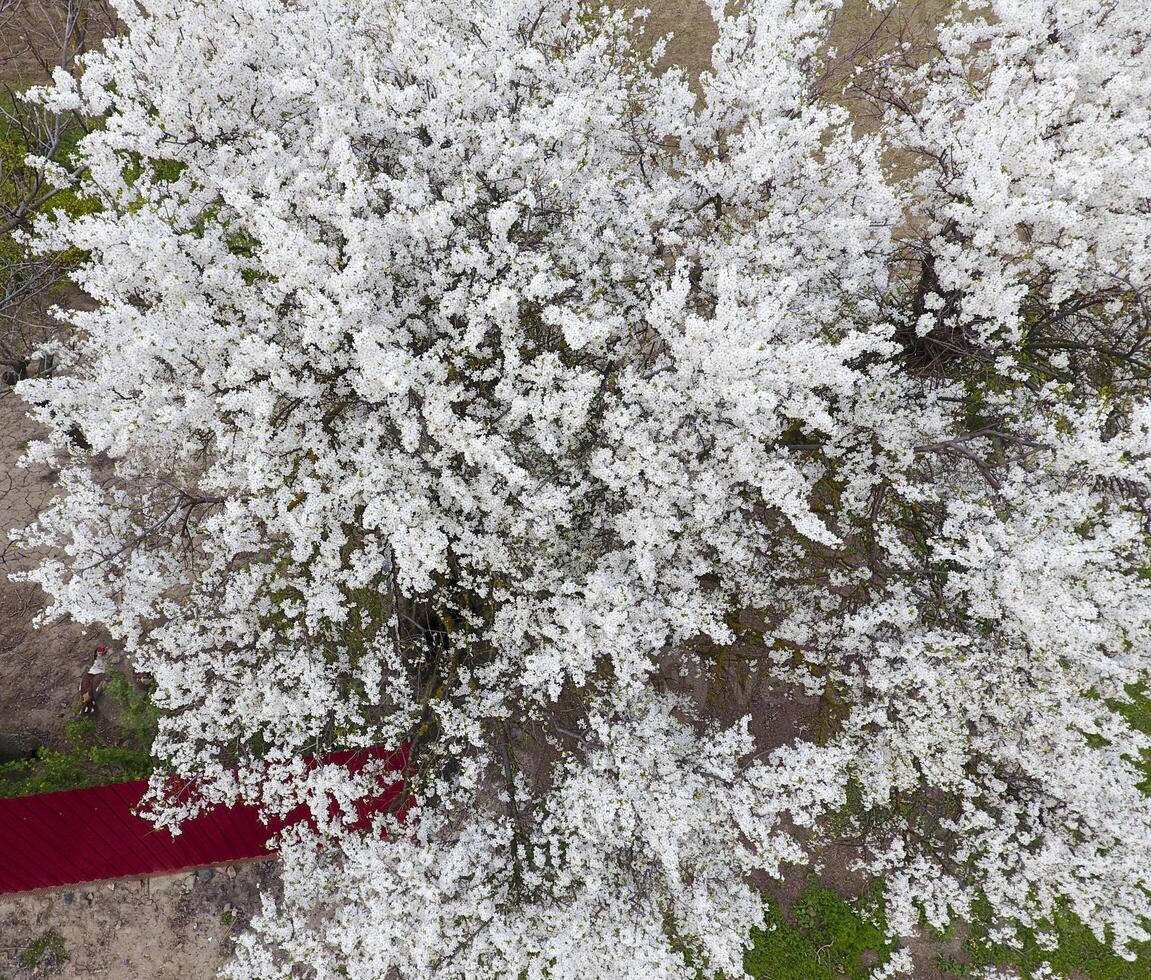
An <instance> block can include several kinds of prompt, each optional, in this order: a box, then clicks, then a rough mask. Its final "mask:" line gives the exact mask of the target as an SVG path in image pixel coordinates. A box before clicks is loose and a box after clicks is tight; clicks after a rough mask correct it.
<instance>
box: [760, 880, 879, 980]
mask: <svg viewBox="0 0 1151 980" xmlns="http://www.w3.org/2000/svg"><path fill="white" fill-rule="evenodd" d="M868 904H870V903H867V902H866V901H865V902H864V903H863V906H864V907H859V906H858V905H856V904H853V903H850V902H848V901H846V900H844V899H842V898H840V897H839V896H838V895H836V894H835V893H834V892H832V891H829V890H828V889H826V888H819V887H817V886H814V885H813V886H811V887H809V888H808V889H807V890H806V891H805V892H804V893H803V897H802V898H801V899H800V900H799V901H798V902H796V903H795V904H794V905H793V906H792V908H791V915H790V916H789V918H790V920H791V921H790V922H789V921H788V920H787V919H785V918H784V916H783V915H782V914H781V913H780V911H779V910H778V909H777V908H775V907H774V906H771V905H769V906H768V909H767V928H765V929H756V930H754V931H753V932H752V941H753V944H754V945H753V946H752V948H751V950H750V951H749V952H748V953H747V956H746V957H745V959H744V966H745V968H746V970H747V972H748V973H749V974H751V976H753V977H756V978H763V980H768V978H770V980H839V978H848V980H864V978H866V977H867V976H869V975H870V973H871V971H872V970H873V969H874V967H875V966H876V965H877V964H879V963H882V962H884V961H885V960H886V959H887V957H888V955H889V954H890V952H891V949H892V945H891V944H890V943H889V942H888V941H887V939H886V937H885V936H884V921H883V918H882V913H881V912H879V911H878V910H876V911H875V912H874V914H872V913H871V911H870V910H867V909H866V906H867V905H868Z"/></svg>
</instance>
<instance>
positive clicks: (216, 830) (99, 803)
mask: <svg viewBox="0 0 1151 980" xmlns="http://www.w3.org/2000/svg"><path fill="white" fill-rule="evenodd" d="M406 756H407V753H406V752H405V751H404V750H402V749H401V750H399V751H397V752H391V753H389V752H387V751H386V750H383V749H371V750H365V751H350V752H334V753H331V754H329V755H327V756H325V757H324V761H325V762H335V763H342V764H344V765H346V766H347V767H348V768H349V769H350V770H352V771H353V772H354V771H357V770H359V769H360V768H361V767H362V766H363V764H364V763H365V762H366V761H367V760H368V759H372V758H375V759H379V758H388V768H389V770H391V771H398V770H399V769H402V768H403V766H404V765H405V764H406ZM147 786H148V784H147V782H145V781H144V780H137V781H134V782H129V783H113V784H111V785H108V786H93V787H91V788H88V789H74V790H66V791H64V792H61V793H40V794H37V795H35V796H23V797H16V798H13V799H0V894H7V893H11V892H21V891H31V890H33V889H36V888H51V887H56V886H60V885H72V884H78V883H79V882H83V881H98V880H101V879H104V878H127V877H136V876H142V875H150V874H157V873H163V872H171V871H179V870H181V869H183V868H192V867H197V866H199V865H205V864H224V863H227V862H230V861H239V860H243V859H245V858H254V857H261V856H264V855H267V854H271V853H272V851H271V849H270V848H269V847H268V844H267V842H268V839H269V838H270V837H271V836H272V834H273V833H274V832H275V831H277V830H279V829H282V827H283V826H284V825H285V824H290V823H293V822H295V821H296V820H299V819H302V818H303V816H304V810H303V808H300V809H298V810H296V811H293V813H291V814H289V816H288V818H287V819H286V820H284V821H278V822H276V823H274V824H273V825H272V826H269V825H267V824H265V823H263V822H262V821H261V820H260V817H259V815H258V812H257V810H256V808H255V807H252V806H235V807H216V808H214V809H212V810H210V811H208V812H207V813H204V814H201V815H200V816H199V817H196V818H195V819H193V820H189V821H186V822H185V823H184V824H183V825H182V827H181V833H180V834H179V835H178V836H176V837H173V836H172V835H171V834H169V833H168V832H167V831H163V830H157V829H156V828H155V827H153V826H152V824H151V823H149V822H148V821H147V820H144V819H142V818H140V817H138V816H136V814H135V812H134V811H135V810H136V808H137V807H138V806H139V803H140V800H141V798H142V797H143V795H144V792H145V790H146V789H147ZM401 791H402V783H401V782H399V781H397V782H395V783H392V784H389V785H387V786H383V787H381V793H380V795H379V797H377V798H376V799H375V800H373V801H369V802H367V803H365V804H364V805H363V806H361V807H360V808H359V809H360V814H361V817H362V819H363V820H365V821H366V820H367V819H368V818H369V817H370V816H371V815H372V814H373V813H377V812H382V811H384V810H386V809H387V808H388V807H389V806H390V805H392V804H393V803H394V802H395V800H396V798H397V796H398V795H399V793H400V792H401Z"/></svg>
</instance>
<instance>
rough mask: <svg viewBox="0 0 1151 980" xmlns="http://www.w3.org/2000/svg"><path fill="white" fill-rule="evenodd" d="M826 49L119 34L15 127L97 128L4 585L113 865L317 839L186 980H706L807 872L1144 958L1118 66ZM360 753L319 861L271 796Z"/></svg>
mask: <svg viewBox="0 0 1151 980" xmlns="http://www.w3.org/2000/svg"><path fill="white" fill-rule="evenodd" d="M838 6H839V5H838V4H837V3H836V2H835V0H744V2H742V3H739V4H735V5H725V4H724V3H722V2H720V0H712V2H711V9H712V13H713V16H714V19H715V23H716V26H717V30H718V40H717V42H716V44H715V46H714V49H713V51H712V59H711V62H712V64H711V68H710V70H708V71H706V72H704V73H703V74H702V76H700V77H699V78H698V79H689V78H688V77H686V76H685V75H684V73H683V72H681V71H679V70H677V69H675V68H674V67H672V68H668V67H666V66H664V65H663V64H662V63H661V56H662V53H663V49H664V44H663V42H661V41H658V40H656V39H653V38H650V37H648V36H646V35H645V34H644V32H643V25H644V18H643V16H642V15H641V14H631V13H627V12H623V11H620V10H618V9H614V8H600V7H597V6H595V5H592V4H586V3H583V2H581V0H451V2H444V0H419V2H410V0H394V2H388V3H378V2H370V0H203V2H201V0H132V2H131V3H129V2H124V3H123V4H121V5H120V6H119V16H120V18H121V19H122V20H123V22H124V26H125V30H124V32H123V34H122V35H121V36H120V37H117V38H114V39H111V40H108V41H107V42H106V43H105V45H104V47H103V49H102V50H101V51H98V52H93V53H89V54H87V55H85V56H84V57H83V59H82V67H83V71H82V73H80V75H79V78H78V79H77V78H76V77H75V76H74V75H72V74H68V73H65V72H62V71H61V72H58V74H57V80H56V84H55V86H53V87H49V88H46V89H41V90H39V92H38V93H37V94H36V96H35V98H36V99H38V100H39V102H40V103H41V104H43V105H44V106H46V107H47V108H49V109H51V110H53V111H56V112H70V111H76V112H80V113H82V114H83V115H85V116H90V117H102V119H103V122H102V123H101V125H99V126H98V127H94V128H93V129H92V130H91V131H90V132H89V133H87V135H85V136H84V137H83V138H82V140H81V141H80V144H79V148H78V151H77V153H78V161H79V163H80V164H81V165H82V166H83V168H84V178H83V182H82V192H83V194H84V195H85V197H86V198H87V200H88V201H89V202H90V206H89V207H87V208H83V209H77V210H76V212H75V213H71V214H65V213H63V212H58V213H57V214H56V216H55V217H54V218H52V219H42V220H41V222H40V224H39V226H38V232H39V245H38V247H39V248H40V249H42V250H43V251H44V253H45V254H53V253H58V252H60V251H62V250H65V249H74V250H80V251H81V253H82V254H84V255H85V256H86V259H85V261H84V262H83V263H82V265H81V267H80V268H79V270H78V271H77V272H76V273H75V275H74V278H75V280H76V282H77V284H78V285H79V286H80V287H81V288H82V289H83V290H84V291H85V292H86V293H87V295H88V296H90V297H91V298H92V299H93V300H94V301H95V305H94V308H92V309H89V310H83V311H73V312H71V313H70V314H68V319H69V322H70V325H71V333H70V335H69V336H68V338H66V339H63V340H60V341H57V342H53V354H54V356H55V359H56V363H57V365H58V366H59V370H58V374H57V376H55V377H52V378H43V379H33V380H29V381H26V382H23V383H22V385H21V389H20V390H21V391H22V392H23V393H24V394H25V396H26V397H27V398H28V399H29V401H30V402H31V403H33V404H34V405H35V406H37V407H36V408H35V411H36V412H37V413H38V415H39V417H40V419H41V420H42V421H43V422H44V423H45V424H47V425H48V426H49V428H50V430H51V437H50V438H49V439H48V440H47V441H46V442H45V443H43V444H41V445H39V446H37V447H35V448H34V450H33V451H32V453H31V458H33V459H55V460H56V461H57V462H58V463H59V465H60V467H61V471H60V478H59V480H60V486H59V490H60V492H59V494H58V496H57V498H56V499H55V501H54V502H53V504H52V505H51V507H50V508H48V509H47V510H46V511H45V513H44V514H43V515H42V516H41V518H40V520H39V521H38V523H37V525H36V526H35V527H33V528H31V529H30V530H29V531H28V532H27V538H28V540H29V541H33V542H37V543H42V544H46V545H51V546H52V547H53V548H54V549H55V550H53V551H51V552H50V553H49V554H50V557H48V558H46V559H45V560H44V561H43V563H42V564H41V566H40V567H39V569H38V570H36V571H35V572H33V573H31V578H32V579H33V580H35V581H37V582H39V583H40V584H41V585H42V586H43V587H44V588H45V590H46V591H47V592H48V594H49V595H50V596H51V597H52V599H53V602H54V605H53V607H52V610H51V614H52V615H67V616H71V617H73V618H74V619H76V620H78V621H80V622H84V623H100V624H102V625H103V626H104V627H106V628H107V629H109V630H110V631H111V632H112V634H113V635H114V636H115V637H116V638H117V639H118V640H119V641H121V642H122V643H123V644H124V646H125V648H126V650H127V651H128V652H129V654H130V656H131V658H132V660H133V662H134V664H135V666H136V668H137V669H138V670H141V671H145V672H147V673H148V674H150V675H152V676H153V677H154V679H155V682H156V690H155V694H154V698H155V703H156V705H157V707H158V709H159V710H160V712H161V717H160V721H159V734H158V736H157V741H156V744H155V752H156V754H157V756H158V757H159V758H161V759H162V760H163V762H164V766H163V768H162V769H161V770H160V771H159V772H158V773H157V775H156V776H155V778H154V794H153V798H154V806H155V810H156V815H157V817H158V819H160V820H161V821H164V822H167V823H169V824H174V823H178V821H179V820H180V819H181V818H183V817H186V816H187V815H188V814H189V813H190V812H193V811H194V809H195V808H196V807H198V806H203V805H210V804H212V803H214V802H233V801H236V800H239V799H243V800H248V801H254V802H257V803H259V804H261V805H262V806H264V807H265V808H267V810H268V811H269V812H277V813H285V812H287V811H289V810H291V809H292V808H293V807H294V806H296V805H297V804H298V803H300V802H308V803H310V804H311V805H312V807H313V809H314V812H315V814H316V818H317V819H316V823H317V826H315V827H312V828H304V827H299V828H297V829H296V831H294V832H293V833H289V834H288V835H287V839H286V840H285V841H284V844H283V853H284V895H283V898H282V900H280V901H279V902H277V903H273V902H271V901H270V900H269V901H268V903H267V904H266V906H265V910H264V914H263V915H262V917H261V919H260V921H259V922H258V923H257V927H256V929H255V930H254V931H253V932H252V933H251V934H249V935H248V936H246V937H245V938H244V940H243V941H242V943H241V945H240V949H239V955H238V959H237V961H236V964H235V965H234V967H233V975H234V976H235V977H236V978H248V977H276V976H288V975H294V971H296V972H304V973H306V974H307V975H315V976H317V977H331V976H350V977H365V978H366V977H384V976H389V975H390V974H389V971H390V970H395V971H398V973H399V974H400V975H402V976H404V977H414V978H428V977H437V978H438V977H444V978H453V977H460V978H464V977H466V978H477V977H517V976H522V977H528V978H545V977H546V978H549V980H558V978H565V977H570V978H588V977H600V978H614V977H624V976H641V977H645V978H661V977H666V978H691V977H695V976H697V975H698V974H699V972H700V971H702V973H703V974H704V975H707V976H714V975H716V974H717V973H718V972H721V971H722V973H723V974H724V975H725V976H727V977H729V978H730V977H735V976H740V975H742V969H743V968H742V954H743V949H744V947H745V945H746V943H747V937H748V935H749V934H750V931H751V929H752V928H753V927H755V926H758V925H761V924H762V923H763V908H762V901H761V898H760V895H759V892H758V891H757V890H756V887H755V881H756V879H757V876H760V877H762V876H764V875H767V876H778V875H780V874H782V873H783V869H784V868H785V867H786V866H788V865H791V864H796V863H803V862H805V861H808V860H811V859H812V858H813V856H816V857H817V856H818V855H819V854H820V849H821V847H822V846H823V845H824V844H826V843H827V842H828V841H831V840H838V841H850V843H851V846H852V847H853V848H855V853H856V854H857V857H856V859H855V860H856V862H857V864H858V867H859V868H860V869H862V870H864V871H866V872H868V873H870V874H875V875H883V876H884V878H885V881H886V889H885V901H886V921H887V923H888V926H889V929H890V930H891V933H892V935H894V936H906V935H909V934H911V933H912V932H913V931H914V930H915V928H916V927H917V925H918V924H919V923H920V922H921V921H926V922H927V923H928V924H931V925H935V926H943V925H944V924H946V923H947V922H948V921H950V920H952V919H953V918H956V917H960V918H962V917H965V916H968V915H970V914H971V913H972V909H973V907H974V906H975V904H976V903H986V904H987V906H988V907H989V908H990V909H991V911H992V914H993V915H994V917H995V921H996V922H997V923H998V925H999V926H1000V927H1001V929H1002V930H1003V934H1004V935H1008V934H1009V933H1010V930H1011V929H1012V928H1013V927H1018V926H1034V925H1035V924H1037V923H1039V922H1041V921H1043V920H1045V919H1047V918H1050V917H1051V916H1052V915H1053V913H1054V911H1055V910H1056V908H1059V907H1062V906H1063V905H1065V906H1066V907H1068V908H1069V909H1070V910H1071V911H1073V912H1074V914H1075V915H1077V916H1078V917H1079V918H1080V919H1081V920H1082V921H1083V922H1084V923H1085V924H1086V925H1087V926H1089V927H1090V928H1091V929H1092V930H1093V931H1094V932H1095V933H1096V935H1097V936H1099V937H1100V938H1101V939H1105V940H1106V941H1107V942H1109V943H1111V944H1112V945H1113V946H1114V947H1115V948H1116V949H1117V950H1118V951H1120V952H1127V951H1129V949H1130V945H1131V944H1132V943H1134V942H1139V941H1143V940H1146V939H1148V938H1149V934H1148V932H1147V930H1146V928H1145V927H1146V924H1147V917H1148V915H1149V913H1151V899H1149V889H1151V801H1149V800H1148V798H1147V797H1146V796H1144V795H1143V794H1142V792H1141V791H1140V788H1139V783H1140V780H1141V779H1142V778H1143V770H1142V768H1141V764H1140V757H1141V753H1142V752H1144V751H1145V750H1147V749H1148V748H1149V747H1151V739H1149V738H1148V737H1147V736H1145V735H1142V734H1140V733H1139V732H1138V731H1137V730H1135V729H1134V728H1132V727H1131V726H1130V725H1129V724H1128V723H1127V721H1126V720H1125V718H1124V716H1123V715H1122V713H1121V712H1120V710H1119V709H1120V708H1121V707H1122V705H1123V704H1124V703H1125V702H1129V701H1130V699H1131V697H1132V696H1133V694H1134V693H1135V692H1136V691H1137V690H1138V685H1141V684H1143V683H1145V682H1146V681H1147V680H1148V678H1149V673H1151V669H1149V668H1151V660H1149V655H1151V646H1149V638H1151V634H1149V628H1151V554H1149V542H1151V539H1149V537H1148V532H1149V530H1151V528H1149V527H1148V518H1149V514H1148V509H1147V507H1148V496H1149V494H1151V463H1149V460H1151V456H1149V451H1151V402H1149V401H1148V396H1149V394H1151V392H1149V389H1148V380H1149V373H1148V369H1149V362H1148V360H1147V357H1148V346H1149V341H1151V312H1149V311H1151V306H1149V305H1148V304H1149V301H1151V278H1149V277H1151V190H1149V189H1151V144H1149V141H1148V132H1151V118H1149V117H1151V48H1149V47H1148V33H1149V27H1148V21H1147V20H1146V17H1145V15H1144V12H1143V8H1142V5H1141V4H1140V3H1137V2H1136V0H1112V2H1109V3H1105V4H1100V3H1097V2H1095V0H1059V2H1057V3H1050V2H1046V0H990V2H979V0H956V2H955V3H954V4H953V5H952V9H951V11H950V13H948V14H947V15H946V16H944V17H943V18H942V20H941V21H940V23H939V24H938V25H936V26H933V27H932V28H930V29H925V30H923V31H921V32H920V33H918V34H914V33H912V32H910V29H909V28H908V22H907V21H906V19H905V18H904V17H903V15H902V13H901V11H900V9H899V7H898V6H897V5H896V6H893V5H892V4H883V3H877V4H876V5H875V6H876V12H875V13H874V16H873V19H874V21H875V23H876V24H877V25H878V26H877V27H876V30H875V33H874V34H873V35H872V43H870V44H866V45H861V46H860V47H859V48H858V49H857V50H855V51H853V52H850V53H848V54H846V55H845V54H844V53H843V52H838V53H837V52H833V51H831V50H830V49H829V44H828V37H829V31H830V29H831V26H832V24H833V22H834V20H835V18H836V16H837V15H838ZM881 8H887V9H886V10H884V9H881ZM76 431H82V433H83V440H81V441H82V442H83V444H84V448H81V446H80V445H79V443H78V441H77V439H76V438H75V432H76ZM731 664H736V665H737V667H738V671H742V672H743V673H744V675H747V674H754V676H755V677H756V678H757V679H758V682H759V683H761V684H762V685H766V687H767V688H769V689H770V690H771V692H772V693H773V700H772V701H771V703H773V704H777V705H779V706H780V707H779V708H778V711H777V712H776V715H777V717H776V716H773V714H772V712H770V711H768V712H765V711H763V710H760V711H759V712H758V713H753V714H752V715H751V716H748V715H745V716H743V717H739V716H738V713H733V712H731V711H727V710H725V707H726V706H725V705H724V703H723V701H724V696H723V684H722V681H721V680H720V679H719V678H720V677H721V675H723V674H724V668H725V666H730V665H731ZM717 691H718V692H720V696H719V697H718V698H717V697H716V696H715V695H716V692H717ZM788 705H791V706H798V709H801V710H800V711H799V713H800V714H804V713H806V714H805V715H804V717H806V718H807V719H808V721H809V722H810V723H809V724H802V725H799V724H794V723H793V722H792V720H791V719H793V718H794V717H795V716H796V711H791V710H789V709H787V707H786V706H788ZM381 744H382V745H397V746H398V745H401V744H408V745H409V746H410V768H409V770H408V773H407V776H406V778H407V780H408V784H409V786H408V788H409V790H410V794H411V796H410V799H411V800H412V801H414V804H413V807H412V809H411V810H410V811H409V812H408V814H407V817H406V820H404V821H403V822H402V823H401V822H400V821H399V820H398V819H395V818H394V817H390V818H381V820H380V821H379V826H378V827H377V828H376V829H377V831H378V832H372V833H366V832H363V831H359V830H354V829H352V828H351V826H350V823H351V822H352V820H351V818H352V817H353V816H354V813H355V806H354V802H355V800H356V799H357V798H359V797H362V796H364V795H365V794H369V793H371V792H373V787H374V785H375V784H374V782H373V780H374V779H375V778H376V776H378V771H376V770H373V767H372V766H370V765H369V766H367V767H365V769H364V770H363V772H361V773H360V774H358V775H356V776H351V775H349V774H348V773H346V772H345V771H343V770H340V769H339V768H338V767H325V766H318V767H314V768H308V767H306V766H305V765H304V763H303V762H302V758H303V756H305V755H306V754H309V753H318V752H322V751H325V750H327V749H329V748H334V747H342V748H349V747H350V748H354V747H361V746H363V747H366V746H374V745H381ZM172 777H176V778H178V779H180V780H182V781H195V785H196V787H197V794H196V796H195V797H194V798H192V799H191V800H190V801H189V800H188V799H187V798H186V797H181V800H180V802H177V801H176V800H175V799H174V798H173V797H171V796H170V795H169V794H168V792H167V787H168V786H169V785H171V784H170V780H171V778H172ZM332 800H335V801H337V802H338V803H339V804H340V806H341V807H342V813H343V814H344V816H345V817H347V818H348V819H343V818H341V816H340V815H339V814H336V813H335V812H334V811H333V810H332V808H331V807H330V801H332ZM317 843H319V844H320V845H321V846H316V845H317ZM907 963H908V958H907V956H906V955H905V954H901V955H898V956H896V957H895V959H893V961H892V963H891V964H890V966H889V967H888V968H887V969H888V970H889V973H890V972H897V971H898V970H899V969H903V968H906V967H907Z"/></svg>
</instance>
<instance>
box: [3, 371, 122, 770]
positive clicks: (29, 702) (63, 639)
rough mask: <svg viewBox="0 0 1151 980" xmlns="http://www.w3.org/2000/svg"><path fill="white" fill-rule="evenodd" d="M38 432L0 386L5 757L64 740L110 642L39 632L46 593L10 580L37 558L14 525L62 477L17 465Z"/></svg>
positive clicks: (76, 632) (55, 629)
mask: <svg viewBox="0 0 1151 980" xmlns="http://www.w3.org/2000/svg"><path fill="white" fill-rule="evenodd" d="M37 435H38V433H37V428H36V425H35V423H34V422H33V421H32V420H31V419H30V418H28V415H27V406H26V405H25V404H24V402H23V401H21V400H20V399H19V398H17V397H16V395H15V393H14V392H13V391H12V390H11V389H5V388H0V760H2V759H4V758H9V757H11V756H13V755H16V754H18V753H20V752H22V751H28V750H30V749H33V748H35V747H36V746H37V745H57V744H58V743H59V742H60V741H61V739H62V732H63V727H64V724H65V723H66V722H67V721H68V720H69V719H70V718H71V717H73V715H74V709H75V705H76V698H77V692H78V690H79V684H80V678H81V677H82V676H83V674H84V672H85V671H86V670H87V669H88V666H89V664H90V663H91V654H92V650H93V649H94V648H95V647H96V646H97V645H99V644H101V643H104V642H106V638H105V637H104V636H103V634H100V633H99V632H97V631H95V630H85V629H84V628H82V627H79V626H75V625H73V624H57V625H52V626H48V627H46V628H44V629H39V630H38V629H35V628H34V627H33V620H34V619H35V617H36V616H37V614H38V613H39V612H40V611H41V610H42V609H43V608H44V606H45V600H44V596H43V593H41V591H40V589H39V588H38V587H37V586H35V585H31V584H27V583H17V582H12V581H10V580H9V578H8V576H9V575H10V574H12V573H13V572H18V571H22V570H24V569H26V568H27V567H28V566H29V565H30V564H31V561H32V560H33V558H34V556H33V555H31V554H29V553H28V552H26V551H24V550H23V549H22V548H21V547H20V546H19V545H18V544H17V543H15V542H13V541H12V540H11V538H10V536H9V534H8V531H9V529H13V528H21V527H25V526H26V525H27V524H28V522H29V521H31V520H32V519H33V518H34V517H35V516H36V513H37V512H38V511H39V509H40V508H41V507H43V506H44V505H45V504H46V503H47V502H48V500H49V499H50V498H51V495H52V492H53V480H54V478H55V474H54V473H53V472H52V471H51V470H49V469H48V468H47V467H43V466H38V467H34V468H32V469H22V468H20V467H18V466H17V465H16V464H17V462H18V460H19V459H20V457H21V456H22V455H23V453H24V451H25V448H26V447H27V445H28V442H29V441H30V440H32V439H34V438H36V437H37Z"/></svg>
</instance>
